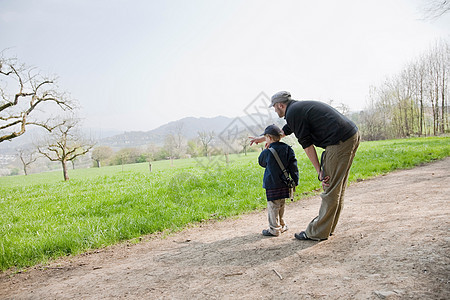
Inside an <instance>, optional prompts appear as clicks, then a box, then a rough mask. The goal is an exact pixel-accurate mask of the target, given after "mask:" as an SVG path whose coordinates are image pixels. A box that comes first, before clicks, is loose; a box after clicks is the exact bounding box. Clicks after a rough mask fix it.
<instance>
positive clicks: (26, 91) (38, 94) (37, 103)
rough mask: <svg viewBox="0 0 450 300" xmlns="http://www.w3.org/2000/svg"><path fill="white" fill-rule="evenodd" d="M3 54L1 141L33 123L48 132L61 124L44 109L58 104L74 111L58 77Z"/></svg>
mask: <svg viewBox="0 0 450 300" xmlns="http://www.w3.org/2000/svg"><path fill="white" fill-rule="evenodd" d="M0 55H1V56H0V97H1V98H0V143H1V142H3V141H7V140H11V139H13V138H16V137H18V136H21V135H22V134H24V133H25V130H26V128H28V126H29V125H36V126H40V127H43V128H45V129H47V130H48V131H51V130H52V129H54V128H55V127H56V126H58V124H55V123H54V121H55V119H54V118H53V117H52V116H51V115H49V114H48V113H47V114H46V113H42V112H43V111H46V112H50V111H52V110H53V109H54V107H56V108H58V109H62V110H72V109H73V107H74V103H73V101H70V100H68V96H67V94H65V93H61V92H59V91H58V87H57V85H56V83H55V79H50V78H46V77H43V76H41V75H40V73H39V72H38V71H36V69H35V68H32V67H28V66H26V65H24V64H20V63H18V62H17V60H16V59H13V58H9V59H8V58H4V57H3V53H0Z"/></svg>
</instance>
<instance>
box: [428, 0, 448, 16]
mask: <svg viewBox="0 0 450 300" xmlns="http://www.w3.org/2000/svg"><path fill="white" fill-rule="evenodd" d="M421 10H422V13H423V18H424V19H425V20H432V21H433V20H436V19H438V18H440V17H441V16H443V15H444V14H446V13H448V12H449V11H450V1H448V0H426V1H424V4H423V6H422V9H421Z"/></svg>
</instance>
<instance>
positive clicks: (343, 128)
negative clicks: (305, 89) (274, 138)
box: [283, 100, 358, 149]
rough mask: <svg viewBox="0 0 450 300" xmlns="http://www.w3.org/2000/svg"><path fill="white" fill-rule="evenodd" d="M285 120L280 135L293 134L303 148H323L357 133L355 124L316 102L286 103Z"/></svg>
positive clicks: (327, 106) (323, 104)
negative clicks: (312, 146)
mask: <svg viewBox="0 0 450 300" xmlns="http://www.w3.org/2000/svg"><path fill="white" fill-rule="evenodd" d="M285 119H286V123H287V124H286V125H285V126H284V127H283V132H284V134H285V135H290V134H291V133H294V134H295V137H296V138H297V139H298V142H299V143H300V145H302V147H303V148H308V147H309V146H311V145H315V146H318V147H321V148H324V149H325V148H326V147H327V146H330V145H336V144H339V142H341V141H342V142H343V141H346V140H347V139H349V138H350V137H352V136H353V135H354V134H355V133H356V132H357V131H358V127H356V125H355V123H353V122H352V121H351V120H349V119H348V118H347V117H345V116H344V115H343V114H341V113H340V112H338V111H337V110H336V109H334V108H333V107H331V106H329V105H328V104H325V103H323V102H319V101H295V100H291V101H289V102H288V106H287V108H286V113H285Z"/></svg>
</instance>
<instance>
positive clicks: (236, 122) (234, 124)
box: [0, 115, 285, 155]
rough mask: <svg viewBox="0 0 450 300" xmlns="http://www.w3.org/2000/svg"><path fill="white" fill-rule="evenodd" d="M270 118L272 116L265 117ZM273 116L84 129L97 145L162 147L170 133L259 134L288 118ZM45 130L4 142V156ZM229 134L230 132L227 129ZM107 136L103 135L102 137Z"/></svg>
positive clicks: (186, 135) (1, 145)
mask: <svg viewBox="0 0 450 300" xmlns="http://www.w3.org/2000/svg"><path fill="white" fill-rule="evenodd" d="M265 117H266V118H269V117H267V116H265ZM271 117H272V119H270V118H269V119H268V120H264V119H260V118H259V117H258V116H257V115H247V116H244V117H236V118H229V117H224V116H218V117H213V118H195V117H186V118H183V119H180V120H177V121H173V122H170V123H167V124H164V125H162V126H160V127H158V128H156V129H153V130H150V131H127V132H124V133H120V134H117V132H118V131H115V132H114V131H105V130H100V129H96V128H85V129H84V132H85V134H86V135H87V136H89V137H91V138H95V137H97V146H101V145H103V146H110V147H112V148H113V149H120V148H126V147H139V146H144V145H148V144H153V145H158V146H162V145H164V140H165V139H166V137H167V135H169V134H174V135H177V134H181V135H182V136H183V137H184V138H185V139H188V140H189V139H193V138H196V137H197V136H198V132H202V131H206V132H211V131H214V133H215V135H216V136H217V135H219V134H221V133H222V134H223V133H224V132H225V131H230V132H231V131H236V130H238V131H240V132H242V131H246V132H249V134H252V135H256V134H258V135H259V134H260V133H262V131H263V130H264V128H263V127H264V126H266V125H269V124H272V123H276V124H278V125H280V127H281V126H283V124H284V123H285V122H284V119H279V118H278V117H276V116H275V115H274V116H271ZM44 133H45V132H44V131H43V130H42V129H40V128H30V129H29V130H27V132H26V134H24V135H23V136H20V137H18V138H15V139H13V140H12V141H10V142H3V143H0V155H1V154H3V155H10V154H11V155H12V154H15V153H16V149H17V148H20V147H24V148H27V147H33V144H32V143H33V141H37V140H39V138H40V137H41V136H42V135H43V134H44ZM227 134H228V132H227ZM102 137H103V138H102Z"/></svg>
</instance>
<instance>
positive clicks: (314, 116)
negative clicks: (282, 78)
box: [250, 91, 360, 240]
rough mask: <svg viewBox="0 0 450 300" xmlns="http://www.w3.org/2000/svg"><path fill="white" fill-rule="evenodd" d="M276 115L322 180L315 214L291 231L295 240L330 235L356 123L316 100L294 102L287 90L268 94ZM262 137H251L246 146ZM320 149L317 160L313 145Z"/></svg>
mask: <svg viewBox="0 0 450 300" xmlns="http://www.w3.org/2000/svg"><path fill="white" fill-rule="evenodd" d="M271 101H272V103H271V105H270V107H272V106H273V107H274V109H275V112H276V113H277V114H278V116H279V117H280V118H283V117H284V118H285V119H286V123H287V124H286V125H285V126H284V127H283V129H282V131H283V136H286V135H290V134H291V133H294V134H295V136H296V138H297V139H298V142H299V143H300V145H301V146H302V147H303V149H304V151H305V153H306V155H307V156H308V158H309V160H310V161H311V163H312V164H313V166H314V168H315V169H316V171H317V174H318V179H319V180H320V181H322V186H323V189H324V192H323V193H322V194H321V195H320V196H321V198H322V204H321V206H320V210H319V215H318V216H317V217H316V218H314V219H313V220H312V221H311V222H310V223H309V225H308V227H307V228H306V230H305V231H301V232H300V233H296V234H295V238H297V239H299V240H325V239H327V238H328V237H329V236H330V235H332V234H333V232H334V230H335V228H336V224H337V222H338V220H339V216H340V213H341V211H342V208H343V204H344V193H345V188H346V185H347V180H348V174H349V171H350V167H351V166H352V162H353V158H354V157H355V153H356V150H357V149H358V146H359V141H360V135H359V131H358V128H357V127H356V125H355V124H354V123H353V122H352V121H350V120H349V119H348V118H346V117H345V116H344V115H342V114H341V113H339V112H338V111H337V110H335V109H334V108H332V107H331V106H329V105H327V104H325V103H322V102H319V101H296V100H292V99H291V94H290V93H289V92H285V91H282V92H278V93H276V94H275V95H273V96H272V99H271ZM263 141H264V138H251V141H250V145H251V144H253V143H257V144H258V143H261V142H263ZM316 146H317V147H321V148H324V149H325V151H324V154H323V155H322V159H321V163H319V159H318V157H317V152H316V148H315V147H316Z"/></svg>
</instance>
